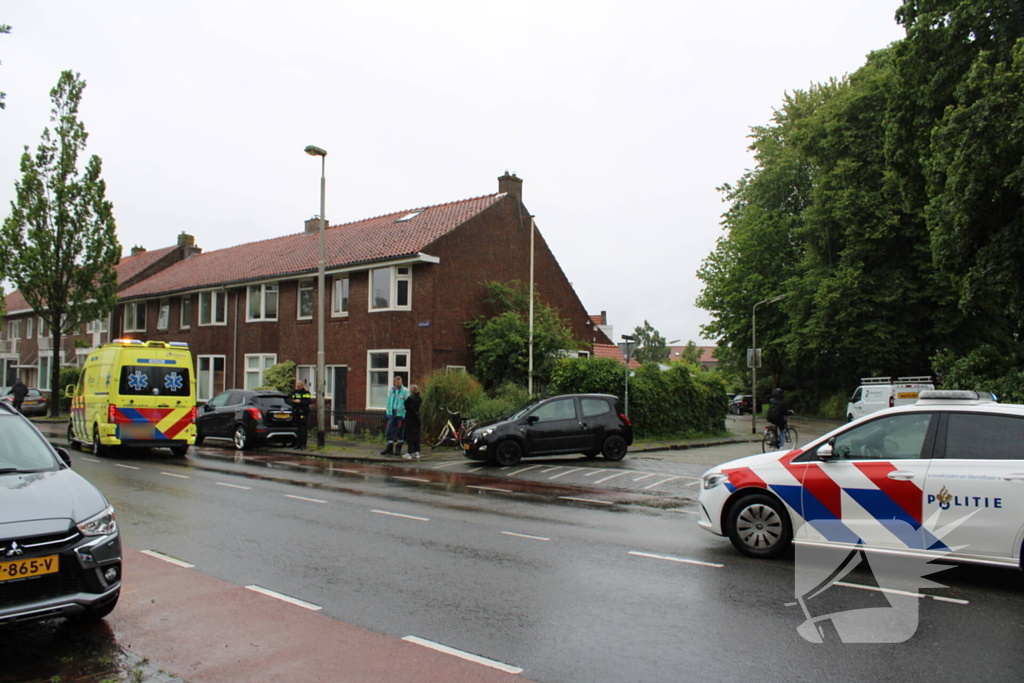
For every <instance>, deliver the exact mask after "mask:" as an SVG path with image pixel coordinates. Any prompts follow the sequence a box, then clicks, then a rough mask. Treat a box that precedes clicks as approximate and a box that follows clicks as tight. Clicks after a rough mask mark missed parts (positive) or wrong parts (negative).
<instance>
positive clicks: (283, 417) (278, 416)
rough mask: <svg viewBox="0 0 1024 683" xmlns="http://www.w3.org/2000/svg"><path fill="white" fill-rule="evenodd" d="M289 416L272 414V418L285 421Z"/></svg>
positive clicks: (289, 414)
mask: <svg viewBox="0 0 1024 683" xmlns="http://www.w3.org/2000/svg"><path fill="white" fill-rule="evenodd" d="M291 416H292V414H291V413H274V417H275V418H276V419H278V420H287V419H288V418H290V417H291Z"/></svg>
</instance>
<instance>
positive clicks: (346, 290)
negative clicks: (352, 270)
mask: <svg viewBox="0 0 1024 683" xmlns="http://www.w3.org/2000/svg"><path fill="white" fill-rule="evenodd" d="M339 288H340V289H341V291H340V292H339V291H338V290H339ZM351 293H352V281H351V279H350V278H349V276H348V275H347V274H346V275H337V276H335V278H334V281H333V283H332V285H331V316H332V317H334V318H344V317H346V316H347V315H348V309H349V308H350V307H351V304H352V296H351Z"/></svg>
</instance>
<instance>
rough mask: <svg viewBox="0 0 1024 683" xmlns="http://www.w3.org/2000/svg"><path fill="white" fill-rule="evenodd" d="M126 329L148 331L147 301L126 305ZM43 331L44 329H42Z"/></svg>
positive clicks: (128, 330) (127, 330)
mask: <svg viewBox="0 0 1024 683" xmlns="http://www.w3.org/2000/svg"><path fill="white" fill-rule="evenodd" d="M124 331H125V332H145V331H146V302H145V301H132V302H131V303H127V304H125V305H124ZM40 332H42V330H40Z"/></svg>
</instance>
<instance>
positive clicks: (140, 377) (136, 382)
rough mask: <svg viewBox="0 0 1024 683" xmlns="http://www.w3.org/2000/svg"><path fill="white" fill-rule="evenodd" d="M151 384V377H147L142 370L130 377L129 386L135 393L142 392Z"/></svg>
mask: <svg viewBox="0 0 1024 683" xmlns="http://www.w3.org/2000/svg"><path fill="white" fill-rule="evenodd" d="M148 384H149V377H146V375H145V374H143V373H142V371H141V370H136V371H135V372H133V373H132V374H130V375H128V386H130V387H131V388H132V389H134V390H135V391H142V390H143V389H145V388H146V385H148Z"/></svg>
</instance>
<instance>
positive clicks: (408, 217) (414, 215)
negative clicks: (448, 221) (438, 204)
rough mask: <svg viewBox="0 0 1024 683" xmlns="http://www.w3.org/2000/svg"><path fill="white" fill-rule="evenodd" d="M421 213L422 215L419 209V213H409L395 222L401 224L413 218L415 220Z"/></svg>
mask: <svg viewBox="0 0 1024 683" xmlns="http://www.w3.org/2000/svg"><path fill="white" fill-rule="evenodd" d="M421 213H423V209H420V210H419V211H410V212H409V213H407V214H405V215H404V216H402V217H401V218H399V219H398V220H396V221H395V222H396V223H402V222H405V221H411V220H412V219H413V218H416V216H419V215H420V214H421Z"/></svg>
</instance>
